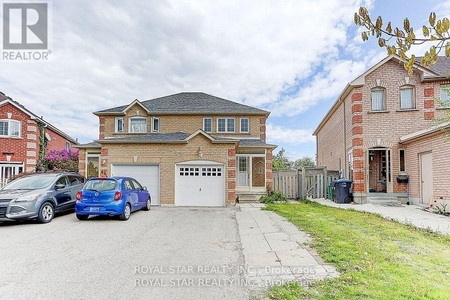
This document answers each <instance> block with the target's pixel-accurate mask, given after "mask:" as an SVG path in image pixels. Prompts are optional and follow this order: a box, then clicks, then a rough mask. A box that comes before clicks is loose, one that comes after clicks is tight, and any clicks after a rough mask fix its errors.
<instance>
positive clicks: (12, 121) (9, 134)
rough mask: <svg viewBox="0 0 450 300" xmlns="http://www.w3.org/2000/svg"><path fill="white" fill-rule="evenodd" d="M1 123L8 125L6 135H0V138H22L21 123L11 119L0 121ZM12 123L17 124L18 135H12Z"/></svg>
mask: <svg viewBox="0 0 450 300" xmlns="http://www.w3.org/2000/svg"><path fill="white" fill-rule="evenodd" d="M0 121H1V122H7V123H8V134H7V135H0V137H9V138H21V137H22V122H20V121H18V120H13V119H0ZM12 123H16V124H19V135H12V134H11V131H12V126H11V124H12Z"/></svg>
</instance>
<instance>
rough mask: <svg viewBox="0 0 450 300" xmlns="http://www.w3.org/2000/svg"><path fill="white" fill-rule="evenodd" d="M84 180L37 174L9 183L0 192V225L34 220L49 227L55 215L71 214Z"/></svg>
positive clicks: (70, 175) (77, 176)
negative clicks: (64, 212) (48, 224)
mask: <svg viewBox="0 0 450 300" xmlns="http://www.w3.org/2000/svg"><path fill="white" fill-rule="evenodd" d="M84 182H85V178H84V177H83V176H81V175H80V174H77V173H69V172H60V173H40V174H33V175H26V176H23V177H20V178H18V179H16V180H13V181H11V182H10V183H9V184H7V185H5V186H4V187H3V188H2V189H1V190H0V221H10V220H27V219H37V220H38V221H39V222H40V223H49V222H50V221H51V220H52V219H53V217H54V216H55V213H58V212H61V211H65V210H73V209H74V207H75V201H76V194H77V192H79V191H81V189H82V188H83V184H84Z"/></svg>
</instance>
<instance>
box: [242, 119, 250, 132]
mask: <svg viewBox="0 0 450 300" xmlns="http://www.w3.org/2000/svg"><path fill="white" fill-rule="evenodd" d="M243 120H247V131H243V130H242V121H243ZM239 131H240V132H241V133H249V132H250V119H249V118H240V119H239Z"/></svg>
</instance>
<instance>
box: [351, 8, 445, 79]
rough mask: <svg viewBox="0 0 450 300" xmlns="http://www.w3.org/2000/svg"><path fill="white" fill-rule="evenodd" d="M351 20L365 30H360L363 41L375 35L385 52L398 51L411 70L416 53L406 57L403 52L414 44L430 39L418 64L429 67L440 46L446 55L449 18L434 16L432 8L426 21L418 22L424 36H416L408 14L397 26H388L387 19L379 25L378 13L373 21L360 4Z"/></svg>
mask: <svg viewBox="0 0 450 300" xmlns="http://www.w3.org/2000/svg"><path fill="white" fill-rule="evenodd" d="M354 21H355V24H356V25H359V26H361V27H363V28H364V29H365V30H364V31H363V32H362V33H361V37H362V39H363V41H367V40H369V37H371V36H374V37H375V38H377V39H378V45H379V46H380V47H386V49H387V52H388V55H389V54H398V55H399V56H401V58H402V59H403V61H404V62H405V63H404V65H405V69H406V70H408V72H409V73H410V74H411V73H412V70H413V67H414V62H415V60H416V57H415V56H414V55H411V57H408V56H407V55H406V52H407V51H408V50H410V49H411V47H412V46H414V45H421V44H424V43H428V42H432V45H431V46H430V49H429V51H426V52H425V54H424V56H423V57H422V60H421V62H420V64H421V65H423V66H426V67H429V66H430V64H434V63H436V61H437V58H438V55H439V53H440V52H441V51H442V50H443V49H445V50H444V53H445V56H447V57H449V56H450V42H449V39H450V33H449V27H450V21H449V19H448V18H442V19H436V13H434V12H432V13H431V14H430V17H429V20H428V21H429V24H426V25H423V26H422V32H423V35H424V37H423V38H417V37H416V34H415V33H414V29H413V28H412V27H411V25H410V23H409V20H408V18H405V20H404V21H403V29H401V28H399V27H395V28H394V29H393V28H392V24H391V22H388V24H387V25H386V26H383V19H382V17H381V16H379V17H378V18H377V19H376V21H375V23H374V22H373V21H372V19H371V18H370V16H369V12H368V10H367V9H366V8H365V7H362V6H361V7H360V8H359V11H358V12H356V13H355V20H354Z"/></svg>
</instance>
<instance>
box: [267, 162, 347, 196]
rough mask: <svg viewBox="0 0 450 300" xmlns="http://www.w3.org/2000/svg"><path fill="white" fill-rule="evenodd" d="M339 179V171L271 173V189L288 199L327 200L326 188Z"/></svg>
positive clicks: (304, 170)
mask: <svg viewBox="0 0 450 300" xmlns="http://www.w3.org/2000/svg"><path fill="white" fill-rule="evenodd" d="M339 178H340V176H339V171H329V170H327V168H302V169H299V170H297V171H278V172H273V187H274V190H276V191H278V190H280V191H281V192H282V193H283V194H284V195H286V197H287V198H288V199H306V198H313V199H316V198H329V197H330V195H329V189H328V187H329V185H330V184H331V182H332V181H333V180H337V179H339Z"/></svg>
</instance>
